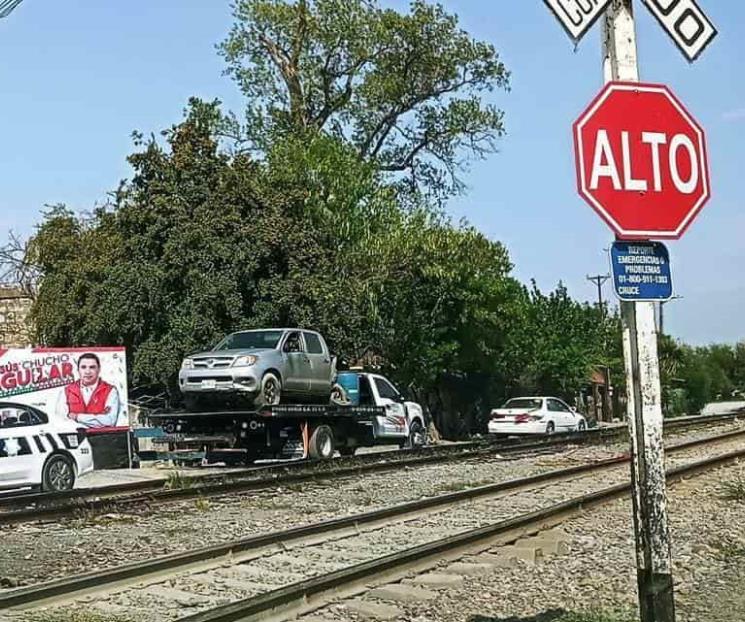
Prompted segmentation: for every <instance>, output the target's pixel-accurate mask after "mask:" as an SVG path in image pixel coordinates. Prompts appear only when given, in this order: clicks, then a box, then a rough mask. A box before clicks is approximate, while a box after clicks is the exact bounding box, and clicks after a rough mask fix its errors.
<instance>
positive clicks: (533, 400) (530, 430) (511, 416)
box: [488, 397, 587, 434]
mask: <svg viewBox="0 0 745 622" xmlns="http://www.w3.org/2000/svg"><path fill="white" fill-rule="evenodd" d="M488 427H489V433H490V434H553V433H554V432H581V431H583V430H586V429H587V421H586V420H585V418H584V417H583V416H582V415H580V414H579V413H578V412H576V411H575V410H574V409H573V408H571V407H570V406H567V404H566V403H565V402H563V401H562V400H560V399H558V398H556V397H515V398H513V399H511V400H508V401H507V402H506V403H505V404H504V405H503V406H502V407H501V408H495V409H493V410H492V411H491V414H490V415H489V426H488Z"/></svg>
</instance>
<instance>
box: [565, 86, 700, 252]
mask: <svg viewBox="0 0 745 622" xmlns="http://www.w3.org/2000/svg"><path fill="white" fill-rule="evenodd" d="M574 144H575V156H576V165H577V186H578V190H579V193H580V195H581V196H582V197H583V198H584V199H585V200H586V201H587V202H588V203H589V204H590V205H591V206H592V207H593V209H595V211H597V212H598V214H600V216H601V217H602V218H603V219H604V220H605V221H606V222H607V223H608V224H609V225H610V226H611V228H612V229H613V230H614V231H615V233H616V235H617V236H618V237H620V238H633V239H648V238H678V237H680V236H681V235H682V234H683V232H684V231H685V229H686V228H687V227H688V225H689V224H690V223H691V221H692V220H693V218H694V217H695V216H696V214H697V213H698V212H699V210H700V209H701V208H702V207H703V205H704V204H705V203H706V201H707V200H708V198H709V195H710V190H709V172H708V163H707V155H706V144H705V138H704V132H703V130H702V129H701V127H700V126H699V125H698V124H697V123H696V122H695V120H694V119H693V117H692V116H691V115H690V114H689V113H688V111H686V110H685V108H684V107H683V105H682V104H681V103H680V102H679V101H678V100H677V99H676V98H675V96H674V95H673V94H672V93H671V92H670V90H669V89H668V88H667V87H665V86H663V85H657V84H641V83H631V82H611V83H609V84H607V85H606V87H605V88H604V89H603V90H602V91H601V92H600V94H599V95H598V96H597V97H596V98H595V100H593V102H592V103H591V104H590V106H589V107H588V108H587V110H586V111H585V112H584V113H583V114H582V115H581V116H580V118H579V119H578V120H577V121H576V122H575V124H574Z"/></svg>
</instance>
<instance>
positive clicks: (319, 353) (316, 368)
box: [303, 331, 331, 397]
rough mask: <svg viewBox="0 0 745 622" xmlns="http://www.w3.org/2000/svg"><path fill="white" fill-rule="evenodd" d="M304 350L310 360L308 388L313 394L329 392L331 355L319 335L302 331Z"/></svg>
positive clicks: (327, 394)
mask: <svg viewBox="0 0 745 622" xmlns="http://www.w3.org/2000/svg"><path fill="white" fill-rule="evenodd" d="M303 337H304V338H305V352H306V356H307V357H308V360H309V361H310V373H311V376H310V390H311V391H312V392H313V394H315V395H324V396H326V397H328V396H329V395H330V394H331V356H330V355H329V352H328V346H326V344H325V343H324V342H323V340H322V339H321V337H320V335H318V334H317V333H311V332H309V331H303Z"/></svg>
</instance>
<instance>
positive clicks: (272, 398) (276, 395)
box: [254, 372, 282, 407]
mask: <svg viewBox="0 0 745 622" xmlns="http://www.w3.org/2000/svg"><path fill="white" fill-rule="evenodd" d="M281 395H282V383H281V382H280V381H279V378H277V376H275V375H274V374H273V373H272V372H267V373H265V374H264V377H263V378H262V379H261V386H260V387H259V393H258V395H257V396H256V398H255V399H254V404H255V405H256V406H259V407H260V406H276V405H277V404H279V400H280V396H281Z"/></svg>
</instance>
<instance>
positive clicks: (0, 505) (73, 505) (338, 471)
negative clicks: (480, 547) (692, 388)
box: [0, 413, 742, 525]
mask: <svg viewBox="0 0 745 622" xmlns="http://www.w3.org/2000/svg"><path fill="white" fill-rule="evenodd" d="M741 414H742V413H728V414H725V415H715V416H706V417H700V416H697V417H681V418H678V419H671V420H667V421H666V422H665V433H666V434H675V433H676V432H679V431H682V432H685V431H688V430H691V429H696V428H699V427H711V426H714V425H717V424H726V423H729V422H732V421H734V420H735V419H737V417H738V416H739V415H741ZM626 433H627V429H626V427H625V426H618V427H609V428H593V429H590V430H587V431H585V432H581V433H562V434H556V435H553V436H550V437H543V438H540V439H537V440H530V441H524V440H518V439H506V440H499V441H493V440H489V441H475V442H469V443H458V444H453V445H444V446H432V447H425V448H421V449H418V450H411V451H402V452H381V453H371V454H365V455H362V456H356V457H351V458H337V459H334V460H331V461H314V462H308V461H303V462H293V463H289V464H288V463H283V464H273V465H266V466H258V467H252V468H248V469H243V470H241V471H235V472H231V473H224V474H222V473H221V474H210V475H195V476H187V477H183V478H181V480H180V481H178V482H174V481H171V480H169V479H157V480H149V481H142V482H133V483H126V484H120V485H116V486H100V487H95V488H89V489H77V490H71V491H66V492H61V493H30V494H19V495H13V496H6V497H0V525H2V524H13V523H18V522H24V521H32V520H41V519H55V520H59V519H62V518H68V517H76V516H90V515H92V514H95V513H98V512H109V511H126V510H128V509H132V508H136V507H138V506H142V505H148V506H150V505H153V504H163V503H167V502H173V501H181V500H184V499H190V498H209V497H213V496H218V495H224V494H230V493H237V492H249V491H252V490H260V489H264V488H267V487H270V486H276V485H280V484H281V485H288V484H296V483H303V482H308V481H313V480H317V479H319V478H324V477H331V476H333V477H344V476H350V475H358V474H364V473H367V472H381V471H385V470H393V469H399V468H401V467H410V466H418V465H426V464H436V463H440V462H450V461H458V460H469V459H473V458H478V457H482V456H485V455H494V454H499V455H500V456H502V457H506V456H509V455H519V456H520V457H525V456H530V455H535V454H540V453H544V452H548V451H552V450H554V449H555V448H556V447H561V446H566V445H569V444H572V445H576V444H591V443H603V442H608V441H613V440H618V439H620V438H623V437H625V436H626ZM174 484H175V485H174Z"/></svg>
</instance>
